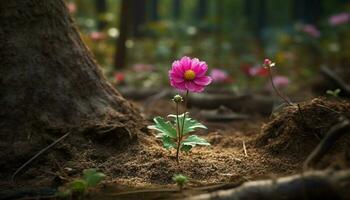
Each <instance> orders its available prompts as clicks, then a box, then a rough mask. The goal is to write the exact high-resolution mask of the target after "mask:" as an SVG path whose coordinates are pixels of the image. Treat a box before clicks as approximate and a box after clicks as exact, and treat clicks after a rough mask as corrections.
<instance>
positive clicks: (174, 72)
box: [148, 57, 211, 162]
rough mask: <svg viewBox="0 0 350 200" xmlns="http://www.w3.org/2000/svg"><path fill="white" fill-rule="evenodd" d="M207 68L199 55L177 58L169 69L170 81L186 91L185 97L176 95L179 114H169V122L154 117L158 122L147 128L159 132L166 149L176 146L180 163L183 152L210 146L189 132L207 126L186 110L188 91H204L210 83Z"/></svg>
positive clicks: (175, 100) (177, 112)
mask: <svg viewBox="0 0 350 200" xmlns="http://www.w3.org/2000/svg"><path fill="white" fill-rule="evenodd" d="M207 69H208V67H207V65H206V63H205V62H202V61H199V60H198V59H197V58H194V59H190V58H189V57H183V58H182V59H181V60H177V61H175V62H174V63H173V66H172V69H171V70H170V71H169V77H170V83H171V85H172V86H173V87H174V88H176V89H178V90H181V91H186V96H185V98H184V99H183V98H182V97H181V96H180V95H175V96H174V98H173V101H174V102H175V104H176V114H175V115H168V118H171V120H170V121H167V120H165V119H163V118H162V117H159V116H158V117H155V118H154V119H153V121H154V122H155V125H152V126H149V127H148V128H149V129H154V130H157V131H158V132H159V134H158V135H157V137H158V138H161V139H162V141H163V146H164V148H166V149H171V148H174V149H176V161H177V162H179V154H180V151H184V152H189V151H190V150H191V149H192V148H193V147H195V146H196V145H210V144H209V143H208V142H207V141H206V140H205V139H203V138H201V137H199V136H197V135H190V133H191V132H193V131H195V130H196V129H198V128H202V129H206V128H207V127H205V126H204V125H203V124H201V123H199V122H198V121H196V120H194V119H192V118H190V117H189V113H188V112H186V110H187V99H188V93H189V92H202V91H203V90H204V88H205V86H207V85H208V84H210V82H211V78H210V77H209V76H205V73H206V71H207ZM182 102H184V106H185V111H184V112H183V113H182V114H180V112H179V104H180V103H182Z"/></svg>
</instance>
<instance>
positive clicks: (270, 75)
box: [268, 67, 292, 106]
mask: <svg viewBox="0 0 350 200" xmlns="http://www.w3.org/2000/svg"><path fill="white" fill-rule="evenodd" d="M268 71H269V77H270V81H271V85H272V88H273V90H275V92H276V94H277V95H278V96H279V97H280V98H281V99H283V100H284V101H285V102H286V103H287V104H288V105H289V106H292V103H291V102H290V101H288V100H287V99H286V98H285V97H284V96H283V95H282V94H281V92H280V91H279V90H278V89H277V88H276V86H275V83H274V82H273V75H272V72H271V67H269V70H268Z"/></svg>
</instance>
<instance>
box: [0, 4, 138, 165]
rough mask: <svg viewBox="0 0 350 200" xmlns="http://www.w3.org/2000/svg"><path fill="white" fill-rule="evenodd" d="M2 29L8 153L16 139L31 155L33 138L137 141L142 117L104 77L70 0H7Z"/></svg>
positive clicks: (2, 130) (0, 100)
mask: <svg viewBox="0 0 350 200" xmlns="http://www.w3.org/2000/svg"><path fill="white" fill-rule="evenodd" d="M125 2H128V1H125ZM0 26H1V29H0V40H1V41H2V42H0V76H1V78H0V82H1V84H0V91H1V96H0V105H1V106H2V108H1V110H0V118H1V124H0V138H1V142H2V147H3V148H4V147H5V146H6V145H9V146H8V147H11V148H10V149H16V148H17V146H16V144H14V143H13V141H16V142H17V143H18V144H21V143H23V144H22V145H21V148H23V147H24V148H25V149H26V148H28V151H29V150H30V149H31V148H32V145H33V144H32V142H31V140H30V141H29V140H28V136H29V135H31V134H32V133H34V135H32V137H36V140H42V139H40V138H45V137H46V136H45V137H42V134H47V133H53V132H52V131H51V132H49V130H52V129H54V130H56V131H55V132H54V133H56V134H57V133H60V132H65V131H67V130H71V129H74V130H76V131H75V132H74V134H76V133H78V132H80V131H86V130H89V131H91V133H92V134H97V132H98V130H100V129H104V130H105V129H106V128H107V129H110V128H111V127H115V128H112V129H114V130H112V129H111V131H109V132H108V133H104V135H109V136H110V138H119V139H116V140H119V141H122V140H124V139H126V140H124V141H128V140H129V138H130V136H131V137H133V136H135V131H136V132H137V131H138V130H139V128H137V127H138V126H139V125H138V124H139V123H140V122H137V121H138V120H140V119H142V118H141V116H140V115H139V114H138V112H137V111H136V110H135V109H134V108H133V107H132V106H131V105H130V104H129V102H127V101H126V100H125V99H124V98H123V97H121V95H120V94H119V93H118V92H117V91H116V90H115V89H114V88H113V87H112V86H111V85H110V84H109V83H108V82H107V80H106V79H105V78H104V76H103V75H102V72H101V70H100V69H99V67H98V65H97V63H96V61H95V60H94V57H93V55H92V54H91V52H90V51H89V49H88V48H87V47H86V46H85V44H84V43H83V41H82V39H81V38H80V34H79V33H78V30H77V28H76V26H75V25H74V20H73V19H72V18H71V16H70V15H69V12H68V9H67V7H66V5H65V3H64V1H63V0H50V1H38V0H11V1H0ZM28 30H30V31H28ZM78 130H79V131H78ZM92 139H93V138H92ZM36 140H33V141H36ZM11 141H12V142H11ZM19 141H21V142H19ZM46 143H47V140H46V141H44V144H46ZM5 144H6V145H5ZM24 144H28V146H25V145H24ZM41 145H42V144H41ZM35 148H36V147H35ZM23 155H26V153H24V154H23ZM23 155H21V156H22V158H21V160H23ZM14 157H15V156H14ZM13 159H15V158H13ZM17 159H18V158H17Z"/></svg>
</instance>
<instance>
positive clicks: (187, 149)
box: [180, 145, 192, 153]
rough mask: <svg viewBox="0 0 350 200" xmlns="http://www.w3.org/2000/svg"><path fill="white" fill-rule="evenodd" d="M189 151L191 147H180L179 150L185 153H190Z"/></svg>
mask: <svg viewBox="0 0 350 200" xmlns="http://www.w3.org/2000/svg"><path fill="white" fill-rule="evenodd" d="M191 149H192V146H191V145H182V146H181V149H180V150H181V151H184V152H186V153H187V152H189V151H191Z"/></svg>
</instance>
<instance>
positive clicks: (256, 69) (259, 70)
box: [241, 64, 269, 77]
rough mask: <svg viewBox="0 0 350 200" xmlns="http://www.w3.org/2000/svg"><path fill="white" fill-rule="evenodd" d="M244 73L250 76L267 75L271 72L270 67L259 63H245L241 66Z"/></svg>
mask: <svg viewBox="0 0 350 200" xmlns="http://www.w3.org/2000/svg"><path fill="white" fill-rule="evenodd" d="M241 70H242V71H243V73H244V74H245V75H246V76H248V77H266V76H267V75H268V74H269V71H268V69H266V68H265V67H261V66H259V65H255V66H252V65H247V64H245V65H243V66H242V67H241Z"/></svg>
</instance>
